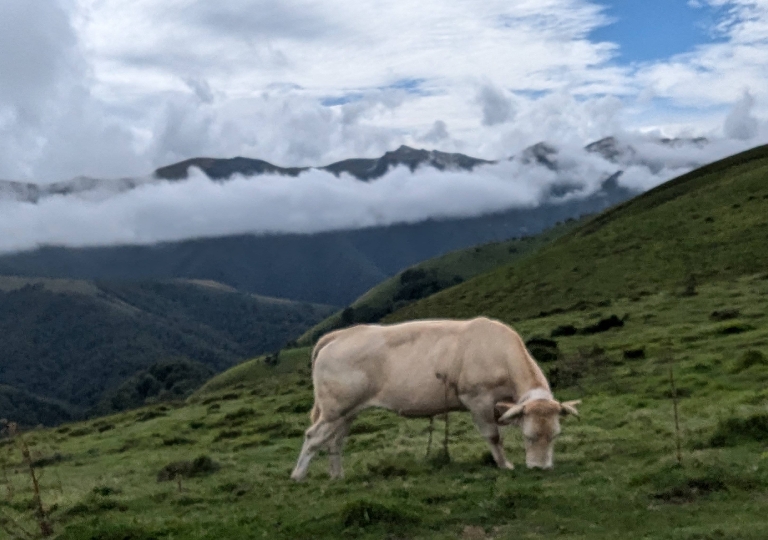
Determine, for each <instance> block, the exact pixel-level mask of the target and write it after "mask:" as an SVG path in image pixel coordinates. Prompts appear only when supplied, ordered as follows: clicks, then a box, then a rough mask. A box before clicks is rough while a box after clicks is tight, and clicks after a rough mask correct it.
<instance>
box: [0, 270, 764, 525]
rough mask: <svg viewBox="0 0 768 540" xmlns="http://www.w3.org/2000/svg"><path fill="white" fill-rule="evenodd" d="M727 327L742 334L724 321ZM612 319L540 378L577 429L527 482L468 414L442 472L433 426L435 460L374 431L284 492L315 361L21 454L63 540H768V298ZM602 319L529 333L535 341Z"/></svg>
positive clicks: (572, 317) (376, 424) (73, 431)
mask: <svg viewBox="0 0 768 540" xmlns="http://www.w3.org/2000/svg"><path fill="white" fill-rule="evenodd" d="M637 271H642V269H637ZM723 308H727V309H728V310H730V311H731V312H734V313H735V312H738V313H739V315H738V316H737V318H735V319H731V320H728V321H724V322H722V321H717V320H713V319H712V311H713V310H722V309H723ZM610 309H611V311H615V312H617V313H619V314H622V315H627V318H626V322H625V324H624V326H623V327H621V328H614V329H611V330H610V331H607V332H604V333H601V334H599V335H586V334H577V335H574V336H569V337H563V338H558V340H557V341H558V350H559V352H560V358H559V359H557V360H550V361H547V362H542V367H543V368H544V369H545V370H546V371H547V372H548V374H549V378H550V381H551V382H552V383H553V385H554V391H555V394H556V396H557V397H558V398H560V399H578V398H582V399H583V403H582V405H581V406H580V408H579V410H580V412H581V419H580V421H576V420H575V419H564V420H563V422H562V434H561V436H560V437H559V438H558V440H557V442H556V443H555V468H554V470H552V471H532V470H527V469H526V468H525V467H524V465H523V463H524V461H523V460H524V449H523V445H524V441H523V438H522V436H521V435H520V431H519V430H518V429H516V428H514V427H510V428H509V429H506V430H505V440H504V444H505V446H506V449H507V455H508V457H509V459H510V461H512V462H513V463H514V464H515V465H516V469H515V470H514V471H507V470H499V469H497V468H494V467H492V466H490V465H489V461H490V454H489V452H488V450H487V445H486V443H485V442H484V441H483V439H482V437H481V436H480V435H479V434H478V432H477V429H476V428H475V427H474V426H473V425H472V422H471V418H470V416H469V414H467V413H459V412H457V413H452V414H451V415H450V436H449V450H450V457H451V459H450V462H448V463H447V462H446V460H444V459H438V458H439V452H440V446H441V442H442V437H443V423H442V421H440V419H437V420H436V421H435V428H436V432H435V434H434V437H435V439H436V440H435V441H433V445H432V454H431V456H430V458H426V457H425V454H426V450H427V441H428V438H429V435H428V431H427V428H428V425H429V421H428V420H426V419H405V418H398V417H397V416H395V415H394V414H393V413H389V412H384V411H366V412H364V413H363V414H361V415H360V417H359V418H358V419H357V420H356V421H355V423H354V424H353V425H352V430H351V435H350V437H349V441H348V444H347V445H346V447H345V451H344V466H345V471H346V475H345V478H344V479H343V480H337V481H330V480H329V479H328V475H327V472H326V470H327V462H328V457H327V456H326V455H323V454H322V453H321V455H319V456H318V457H317V458H316V459H315V461H314V462H313V463H312V466H311V468H310V474H309V478H308V480H307V481H306V482H305V483H301V484H296V483H294V482H292V481H291V480H290V479H289V474H290V471H291V468H292V467H293V465H294V463H295V459H296V457H297V456H298V453H299V450H300V448H301V445H302V438H303V432H304V430H305V429H306V428H307V427H308V425H309V418H308V411H309V409H310V408H311V406H312V399H313V398H312V388H311V386H312V384H311V379H310V377H309V349H308V348H305V349H295V350H291V351H286V352H285V353H284V355H281V357H282V358H281V359H280V361H279V362H278V363H277V365H274V366H271V365H267V364H266V363H265V362H263V360H261V361H259V360H256V361H250V362H246V363H244V364H242V365H240V366H237V367H235V368H233V369H231V370H230V371H228V372H226V373H224V374H222V375H220V376H219V377H216V378H215V379H213V380H212V381H210V382H209V384H208V385H206V387H204V388H203V389H201V391H200V392H199V393H198V394H196V395H194V396H193V397H192V398H190V400H188V402H187V403H186V404H179V403H174V404H167V405H155V406H151V407H146V408H144V409H141V410H138V411H130V412H124V413H120V414H117V415H113V416H110V417H106V418H100V419H94V420H91V421H88V422H79V423H75V424H71V425H64V426H60V427H58V428H56V429H45V430H34V431H32V432H30V433H27V434H25V439H26V441H27V443H28V444H29V445H30V446H31V449H32V454H33V456H35V457H34V459H35V460H36V461H37V463H39V465H38V468H39V469H38V471H39V473H40V477H41V498H42V501H43V504H44V506H45V508H46V509H47V510H48V511H49V512H48V515H47V518H48V519H49V521H50V523H51V525H52V527H53V529H54V531H55V534H56V535H58V536H56V538H57V540H82V539H136V540H140V539H141V540H149V539H165V538H168V539H170V538H174V539H180V540H181V539H199V540H224V539H226V540H229V539H241V538H270V539H276V540H282V539H285V540H288V539H291V540H293V539H299V538H300V539H309V538H315V539H326V538H327V539H334V540H336V539H339V538H356V539H357V538H359V539H366V540H379V539H382V538H414V539H416V538H418V539H424V540H427V539H435V540H445V539H456V538H462V539H467V540H469V539H473V538H477V539H481V538H499V539H502V538H550V537H551V538H558V539H561V540H584V539H589V540H615V539H616V538H644V539H648V540H673V539H674V540H705V539H711V540H714V539H724V538H729V539H731V538H732V539H740V540H763V539H765V538H766V537H768V521H767V520H762V519H756V516H760V515H764V514H765V513H766V512H767V511H768V498H766V496H765V494H766V489H768V468H767V467H766V466H765V461H766V459H765V444H766V442H768V415H766V408H765V406H766V399H768V391H767V390H766V383H768V360H766V358H767V357H768V317H766V313H768V280H764V279H759V278H754V277H752V278H742V279H739V280H736V281H734V282H730V283H718V284H707V285H703V286H701V287H700V290H699V294H698V295H696V296H690V297H683V298H679V297H676V296H674V295H670V294H667V293H659V294H655V295H650V296H646V297H643V298H641V299H640V300H639V301H637V302H633V301H631V300H628V299H624V300H622V299H615V301H614V303H613V305H612V306H611V307H610ZM608 313H610V312H605V313H604V314H603V315H607V314H608ZM595 316H597V317H600V315H599V314H596V313H589V312H579V311H577V312H571V313H565V314H557V315H552V316H548V317H544V318H537V319H532V320H526V321H521V322H520V323H519V324H517V325H516V328H517V329H518V330H519V331H520V333H521V334H522V335H523V336H524V337H525V338H526V339H528V338H530V337H532V336H536V335H547V334H549V332H550V330H551V329H553V328H557V327H558V326H561V325H563V324H565V323H574V324H576V325H578V326H579V327H584V326H586V325H589V324H592V323H594V321H595ZM734 327H739V328H742V329H743V330H742V331H739V332H734V331H733V330H730V329H731V328H734ZM746 328H749V329H746ZM637 351H642V353H638V352H637ZM734 351H737V352H738V353H737V354H734ZM628 352H630V353H631V354H629V357H630V358H627V356H628V355H627V353H628ZM670 367H674V370H675V372H674V373H675V378H676V384H677V390H678V395H679V396H680V399H679V418H680V427H681V429H680V436H681V458H682V460H681V461H682V463H681V464H678V463H677V461H676V456H675V438H674V437H675V436H674V433H675V427H674V426H675V421H674V415H673V406H672V401H671V399H670V396H671V389H670V383H669V369H670ZM1 443H2V441H0V444H1ZM3 450H4V451H3V454H2V456H3V458H4V460H0V478H1V479H2V480H0V481H2V482H5V485H4V486H3V487H4V488H8V489H6V490H4V491H7V493H4V497H2V498H0V512H2V515H3V516H4V517H6V518H7V519H12V520H13V521H14V522H15V523H17V524H19V525H20V526H23V527H25V528H26V529H28V530H34V529H35V527H36V522H35V515H34V510H33V509H32V508H30V504H29V501H30V500H31V499H32V491H31V488H30V487H29V485H30V482H29V474H28V470H25V468H24V467H23V466H22V465H23V463H22V461H21V455H20V452H18V451H17V450H16V449H15V447H14V446H12V445H6V446H4V447H3ZM193 460H194V461H193ZM255 509H257V510H255Z"/></svg>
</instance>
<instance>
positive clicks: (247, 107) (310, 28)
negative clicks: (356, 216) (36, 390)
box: [0, 0, 768, 182]
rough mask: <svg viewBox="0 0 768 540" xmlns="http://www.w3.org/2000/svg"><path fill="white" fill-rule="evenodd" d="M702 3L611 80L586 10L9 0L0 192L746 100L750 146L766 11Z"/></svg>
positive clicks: (691, 122) (718, 107)
mask: <svg viewBox="0 0 768 540" xmlns="http://www.w3.org/2000/svg"><path fill="white" fill-rule="evenodd" d="M704 2H705V0H699V3H702V4H703V3H704ZM706 3H707V4H708V5H716V6H720V7H722V8H723V12H724V13H725V17H724V19H723V20H721V21H719V23H718V25H717V27H716V28H714V29H713V31H714V32H717V33H718V35H719V36H720V37H721V39H720V40H719V41H718V42H717V43H713V44H710V45H704V46H701V47H698V48H697V49H696V50H694V51H691V52H689V53H687V54H684V55H679V56H676V57H674V58H671V59H668V60H666V61H662V62H657V63H653V64H647V65H641V66H621V65H618V64H616V63H615V58H614V54H615V52H616V50H617V45H616V44H612V43H596V42H593V41H590V33H591V31H592V30H594V29H595V28H597V27H599V26H601V25H603V24H606V23H607V22H609V21H608V19H607V17H606V15H605V14H604V11H603V8H602V7H601V6H600V5H598V4H596V3H594V2H593V1H590V0H520V1H517V2H509V1H507V0H487V1H484V2H477V1H476V0H448V1H446V0H423V1H421V2H416V3H414V2H408V1H406V0H393V1H392V2H387V3H386V4H382V3H380V2H376V1H374V0H361V1H359V2H347V1H345V0H321V1H317V0H232V1H229V2H210V1H208V0H173V1H169V2H157V1H156V0H110V1H108V2H106V1H103V0H47V1H45V2H29V1H27V0H7V1H6V2H5V4H4V9H3V16H2V17H1V18H0V49H2V50H3V51H4V53H5V54H3V55H2V57H0V74H2V76H0V178H12V179H19V180H29V179H32V180H36V181H43V182H49V181H54V180H61V179H66V178H70V177H73V176H77V175H83V174H84V175H91V176H112V177H115V176H124V175H139V174H146V173H148V172H149V171H150V170H152V169H153V168H155V167H158V166H161V165H165V164H168V163H170V162H173V161H176V160H180V159H186V158H189V157H194V156H198V155H209V156H217V157H229V156H234V155H246V156H249V157H258V158H262V159H266V160H269V161H272V162H275V163H277V164H281V165H316V164H323V163H329V162H332V161H335V160H338V159H344V158H349V157H358V156H367V157H373V156H376V155H380V154H382V153H383V152H384V151H386V150H391V149H393V148H395V147H397V146H399V145H400V144H412V145H418V144H424V143H426V144H430V145H434V147H439V148H440V149H442V150H448V151H462V152H465V153H468V154H472V155H477V156H478V157H484V158H493V159H495V158H502V157H505V156H508V155H510V154H512V153H515V152H517V151H519V150H520V149H521V148H523V147H525V146H528V145H530V144H533V143H535V142H537V141H538V140H543V139H546V140H553V141H559V142H565V143H569V144H576V143H578V144H584V143H587V142H589V141H590V140H592V139H596V138H599V137H601V136H604V135H609V134H614V133H624V132H633V131H637V130H638V129H643V130H645V131H648V130H652V129H656V130H660V131H663V132H665V133H673V134H675V133H690V134H694V133H704V134H707V135H711V134H712V133H715V132H716V131H722V126H723V122H724V118H725V116H726V114H727V113H728V109H730V108H731V107H732V106H733V104H734V103H737V102H738V101H739V100H741V99H742V91H743V88H745V87H748V88H750V91H751V95H752V96H753V97H754V100H755V103H754V105H753V106H752V108H751V109H750V110H751V112H750V113H749V114H748V116H747V117H745V118H746V119H747V120H745V121H746V122H747V124H750V123H751V124H752V125H754V122H752V119H754V121H756V122H757V123H758V126H757V134H756V135H755V137H754V138H753V139H751V140H752V141H753V142H755V143H756V142H759V141H760V140H762V139H761V137H765V134H766V133H768V128H766V127H765V125H766V122H765V120H766V118H768V87H767V86H766V85H765V81H766V80H768V71H766V70H768V64H767V63H766V62H765V60H764V59H765V58H766V57H768V45H767V44H766V43H767V41H768V26H767V25H768V5H766V0H759V1H757V0H756V1H747V0H706ZM478 98H479V99H478ZM734 110H736V109H734ZM441 122H442V123H441ZM731 123H732V122H731ZM744 125H746V124H742V125H741V129H743V128H744ZM447 126H450V130H448V129H447ZM747 127H748V129H747V132H749V133H752V132H753V131H755V129H754V127H749V126H747ZM750 130H751V131H750Z"/></svg>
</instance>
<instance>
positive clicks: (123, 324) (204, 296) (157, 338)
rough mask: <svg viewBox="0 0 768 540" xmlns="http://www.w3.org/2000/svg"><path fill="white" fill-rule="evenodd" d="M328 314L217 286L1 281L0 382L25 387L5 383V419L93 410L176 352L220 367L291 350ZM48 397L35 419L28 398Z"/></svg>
mask: <svg viewBox="0 0 768 540" xmlns="http://www.w3.org/2000/svg"><path fill="white" fill-rule="evenodd" d="M329 311H330V308H327V307H324V306H318V305H311V304H298V303H293V302H287V301H283V300H277V299H270V298H261V297H255V296H251V295H245V294H241V293H238V292H237V291H233V290H231V289H228V288H226V287H223V286H221V285H218V284H215V283H192V282H180V281H176V282H139V283H107V282H98V283H96V282H87V281H76V280H46V279H24V278H14V277H0V343H2V351H1V352H0V354H2V363H0V385H5V386H6V387H12V388H14V389H16V390H17V391H18V392H17V393H13V392H10V390H8V389H7V388H6V391H4V394H5V395H6V399H5V401H3V403H4V405H3V409H2V410H0V417H13V418H16V417H19V411H21V410H24V411H26V412H25V413H24V414H23V415H22V416H23V417H24V418H25V419H26V420H24V422H25V423H28V424H35V423H37V422H45V423H50V422H52V421H55V420H56V419H57V418H58V420H63V419H66V418H68V417H70V416H71V415H73V414H75V415H76V414H84V413H86V412H87V411H88V410H89V409H90V408H91V407H93V406H94V405H96V404H97V403H98V402H99V400H100V399H101V398H102V396H103V394H104V392H105V391H109V390H111V389H114V388H116V387H117V386H118V385H120V384H121V383H123V382H124V381H125V380H126V379H128V378H129V377H131V376H133V375H134V374H136V373H137V372H138V371H140V370H143V369H147V368H149V367H150V366H152V365H154V364H156V363H158V362H161V361H166V360H169V359H172V358H178V357H182V358H184V359H187V360H190V361H194V362H197V363H200V364H202V365H204V366H206V367H207V368H208V369H209V370H210V372H215V371H220V370H222V369H225V368H227V367H229V366H231V365H233V364H235V363H236V362H238V361H240V360H242V359H245V358H249V357H252V356H254V355H257V354H261V353H263V352H267V351H271V350H275V349H278V348H280V347H282V346H283V345H285V343H286V342H288V341H289V340H291V339H293V338H295V337H296V336H297V335H299V334H301V332H303V331H304V330H305V329H306V328H307V327H309V326H311V325H312V324H314V323H315V322H317V321H318V320H320V319H322V318H323V317H324V316H325V315H327V314H328V313H329ZM200 382H202V380H201V381H200ZM47 399H52V400H56V401H55V402H51V403H52V404H51V405H50V406H49V405H46V406H45V407H41V408H38V410H39V412H40V414H39V416H37V417H35V415H34V414H32V409H33V408H34V407H32V405H29V403H32V402H33V401H34V400H43V401H44V400H47ZM31 400H32V401H31ZM46 403H47V402H46ZM43 409H45V410H43ZM57 411H58V412H57Z"/></svg>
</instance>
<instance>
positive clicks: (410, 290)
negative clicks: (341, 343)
mask: <svg viewBox="0 0 768 540" xmlns="http://www.w3.org/2000/svg"><path fill="white" fill-rule="evenodd" d="M578 223H579V221H576V220H568V221H567V222H566V223H562V224H558V225H555V226H554V227H553V228H551V229H548V230H546V231H544V232H542V233H541V234H538V235H536V236H526V237H523V238H514V239H512V240H506V241H503V242H492V243H489V244H483V245H480V246H474V247H470V248H466V249H462V250H458V251H452V252H450V253H447V254H445V255H442V256H440V257H435V258H433V259H429V260H426V261H424V262H422V263H419V264H416V265H414V266H411V267H410V268H408V269H406V270H404V271H402V272H400V273H398V274H397V275H395V276H393V277H391V278H389V279H387V280H385V281H383V282H382V283H380V284H378V285H376V286H375V287H374V288H372V289H371V290H369V291H368V292H366V293H365V294H363V295H362V296H361V297H359V298H358V299H357V300H355V301H354V302H352V304H350V305H349V306H347V307H346V308H345V309H343V310H339V311H337V312H336V313H334V314H333V315H331V316H330V317H328V318H326V319H324V320H322V321H320V322H319V323H318V324H316V325H315V326H313V327H312V328H310V329H309V330H307V331H306V332H305V333H304V334H303V335H302V336H301V337H300V338H299V339H298V343H299V344H300V345H308V344H310V343H313V342H314V341H316V340H317V339H318V338H319V337H320V336H321V335H322V334H324V333H326V332H329V331H330V330H333V329H336V328H342V327H346V326H350V325H352V324H357V323H372V322H378V321H380V320H381V319H382V318H384V317H386V316H387V315H388V314H390V313H392V312H394V311H397V310H398V309H402V308H403V307H405V306H407V305H409V304H412V303H413V302H416V301H418V300H420V299H421V298H425V297H427V296H430V295H433V294H435V293H437V292H439V291H442V290H444V289H447V288H449V287H453V286H455V285H457V284H459V283H462V282H464V281H466V280H468V279H471V278H473V277H475V276H477V275H479V274H483V273H485V272H488V271H489V270H491V269H493V268H496V267H498V266H502V265H506V264H510V263H512V262H514V261H516V260H518V259H520V258H521V257H524V256H526V255H528V254H529V253H532V252H533V251H535V250H536V249H539V248H540V247H541V246H544V245H546V244H547V243H549V242H552V241H553V240H555V239H557V238H559V237H560V236H562V235H564V234H566V233H567V232H568V231H570V230H572V229H573V228H574V227H576V226H577V225H578Z"/></svg>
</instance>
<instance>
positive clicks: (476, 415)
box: [459, 397, 515, 469]
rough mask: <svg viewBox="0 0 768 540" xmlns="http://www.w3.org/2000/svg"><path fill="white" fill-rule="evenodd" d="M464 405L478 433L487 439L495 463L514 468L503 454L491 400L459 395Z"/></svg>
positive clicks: (504, 467)
mask: <svg viewBox="0 0 768 540" xmlns="http://www.w3.org/2000/svg"><path fill="white" fill-rule="evenodd" d="M459 399H461V401H462V403H463V404H464V406H465V407H466V408H467V409H469V412H470V413H471V414H472V420H473V421H474V422H475V425H476V426H477V429H478V430H480V434H481V435H482V436H483V437H485V440H486V441H488V446H489V447H490V448H491V454H492V455H493V460H494V461H495V462H496V465H498V466H499V468H501V469H514V468H515V466H514V465H512V463H510V462H509V461H507V458H506V457H505V456H504V445H503V444H502V440H501V433H499V426H498V424H497V423H496V418H495V417H494V414H493V405H494V404H493V401H492V400H488V399H483V398H471V397H464V398H462V397H460V398H459Z"/></svg>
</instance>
